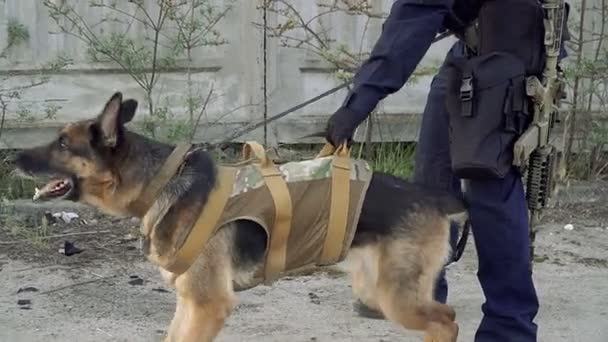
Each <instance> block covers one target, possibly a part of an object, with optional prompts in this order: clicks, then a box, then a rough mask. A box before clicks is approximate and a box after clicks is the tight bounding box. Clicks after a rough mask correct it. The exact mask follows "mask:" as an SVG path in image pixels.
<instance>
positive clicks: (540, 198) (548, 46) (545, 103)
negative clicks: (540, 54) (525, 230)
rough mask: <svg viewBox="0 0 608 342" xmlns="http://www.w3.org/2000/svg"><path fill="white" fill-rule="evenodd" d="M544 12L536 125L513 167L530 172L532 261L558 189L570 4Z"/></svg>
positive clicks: (534, 81)
mask: <svg viewBox="0 0 608 342" xmlns="http://www.w3.org/2000/svg"><path fill="white" fill-rule="evenodd" d="M543 8H544V10H545V20H544V26H545V39H544V44H545V56H546V60H545V67H544V70H543V73H542V76H541V77H540V79H539V78H538V77H536V76H531V77H528V79H527V80H526V93H527V95H528V96H529V97H530V98H531V100H532V103H533V115H532V122H531V123H530V126H529V127H528V129H527V130H526V131H525V132H524V133H523V134H522V136H521V137H520V138H519V139H518V140H517V142H516V143H515V146H514V151H513V152H514V158H513V165H514V166H515V167H517V168H518V169H519V170H520V171H521V172H522V174H525V173H526V172H527V181H526V197H527V202H528V209H529V213H530V254H531V257H532V258H534V240H535V237H536V227H534V225H535V223H536V222H537V220H538V219H539V216H540V213H541V211H542V209H544V208H545V207H546V206H547V204H548V201H549V199H550V198H551V196H552V195H553V193H554V192H555V188H556V187H555V183H556V182H555V175H556V168H557V167H558V161H557V149H556V147H555V146H554V145H552V144H551V142H550V139H549V138H550V135H551V131H552V129H553V127H554V125H555V123H556V120H557V115H558V107H559V102H560V100H561V99H562V98H563V96H562V95H563V94H564V92H563V89H564V75H563V72H561V71H560V70H559V68H558V59H559V57H560V52H561V44H562V37H563V34H564V30H565V29H566V27H565V25H566V13H565V11H566V4H565V2H564V0H544V1H543ZM562 159H563V158H562ZM532 260H533V259H532Z"/></svg>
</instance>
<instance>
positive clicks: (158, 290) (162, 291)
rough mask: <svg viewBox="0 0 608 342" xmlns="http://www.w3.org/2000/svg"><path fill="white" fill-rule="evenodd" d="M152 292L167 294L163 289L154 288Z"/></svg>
mask: <svg viewBox="0 0 608 342" xmlns="http://www.w3.org/2000/svg"><path fill="white" fill-rule="evenodd" d="M152 291H155V292H161V293H168V292H169V291H168V290H165V289H163V288H160V287H157V288H154V289H152Z"/></svg>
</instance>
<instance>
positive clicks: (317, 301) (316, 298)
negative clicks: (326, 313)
mask: <svg viewBox="0 0 608 342" xmlns="http://www.w3.org/2000/svg"><path fill="white" fill-rule="evenodd" d="M308 298H310V302H311V303H313V304H317V305H319V304H321V298H319V296H317V295H316V294H314V293H312V292H309V293H308Z"/></svg>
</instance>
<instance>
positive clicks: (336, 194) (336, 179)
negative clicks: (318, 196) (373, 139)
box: [317, 144, 351, 265]
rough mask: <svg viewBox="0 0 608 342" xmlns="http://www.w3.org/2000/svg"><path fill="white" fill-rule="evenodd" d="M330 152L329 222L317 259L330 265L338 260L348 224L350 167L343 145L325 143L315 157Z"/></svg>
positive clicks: (346, 151) (347, 151) (322, 263)
mask: <svg viewBox="0 0 608 342" xmlns="http://www.w3.org/2000/svg"><path fill="white" fill-rule="evenodd" d="M332 154H333V159H332V165H331V168H332V169H331V170H332V171H331V172H332V179H331V202H330V211H329V223H328V226H327V234H326V236H325V242H324V244H323V251H322V252H321V257H320V260H319V263H320V264H321V265H330V264H334V263H336V262H338V261H339V259H340V255H341V254H342V249H343V246H344V239H345V238H346V226H347V224H348V205H349V203H350V168H351V164H350V158H349V150H348V148H347V147H346V146H344V145H342V146H340V147H338V148H337V149H335V148H334V147H333V146H332V145H331V144H325V146H324V147H323V149H322V150H321V152H319V155H318V156H317V158H321V157H327V156H330V155H332Z"/></svg>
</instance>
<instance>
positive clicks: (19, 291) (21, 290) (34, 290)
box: [17, 286, 38, 293]
mask: <svg viewBox="0 0 608 342" xmlns="http://www.w3.org/2000/svg"><path fill="white" fill-rule="evenodd" d="M21 292H38V289H37V288H35V287H31V286H28V287H21V288H19V290H17V293H21Z"/></svg>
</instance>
